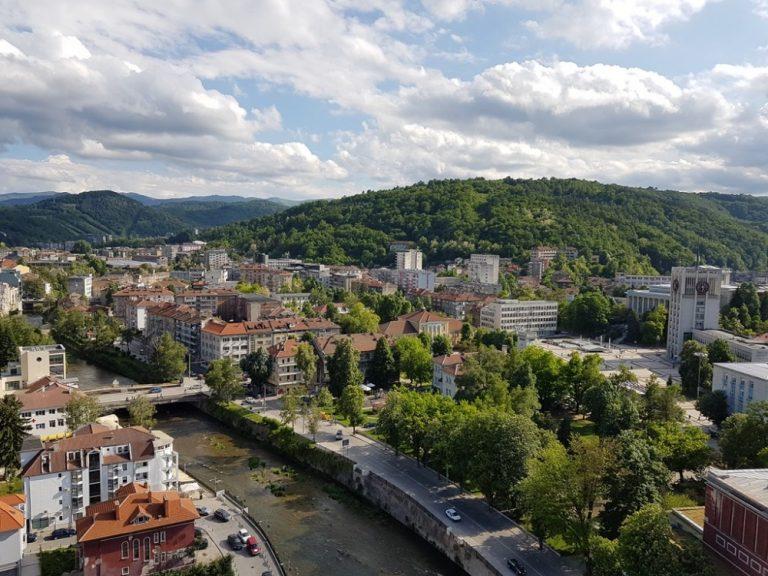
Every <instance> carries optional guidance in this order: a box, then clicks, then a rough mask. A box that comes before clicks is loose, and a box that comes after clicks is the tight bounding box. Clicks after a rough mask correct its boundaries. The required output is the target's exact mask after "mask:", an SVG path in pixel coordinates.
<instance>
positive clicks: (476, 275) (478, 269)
mask: <svg viewBox="0 0 768 576" xmlns="http://www.w3.org/2000/svg"><path fill="white" fill-rule="evenodd" d="M467 271H468V273H469V280H470V281H471V282H480V283H481V284H498V283H499V255H498V254H471V255H470V257H469V265H468V267H467Z"/></svg>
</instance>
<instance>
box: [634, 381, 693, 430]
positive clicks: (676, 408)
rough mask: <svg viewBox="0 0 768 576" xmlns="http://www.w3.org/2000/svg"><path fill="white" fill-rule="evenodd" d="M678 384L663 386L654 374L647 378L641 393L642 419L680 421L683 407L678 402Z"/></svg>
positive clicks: (648, 420)
mask: <svg viewBox="0 0 768 576" xmlns="http://www.w3.org/2000/svg"><path fill="white" fill-rule="evenodd" d="M680 396H681V394H680V387H679V386H674V385H672V386H666V387H663V386H661V384H659V379H658V378H657V377H656V375H655V374H654V375H652V376H651V378H650V379H649V380H648V382H647V384H646V387H645V392H644V393H643V420H644V421H645V422H680V421H682V419H683V416H684V414H683V409H682V408H680V405H679V404H678V402H679V400H680Z"/></svg>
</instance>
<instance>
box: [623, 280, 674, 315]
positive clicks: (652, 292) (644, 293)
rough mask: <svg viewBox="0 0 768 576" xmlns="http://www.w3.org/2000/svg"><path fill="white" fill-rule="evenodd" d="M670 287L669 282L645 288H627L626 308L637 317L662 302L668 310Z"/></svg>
mask: <svg viewBox="0 0 768 576" xmlns="http://www.w3.org/2000/svg"><path fill="white" fill-rule="evenodd" d="M671 292H672V287H671V286H670V285H669V284H659V285H654V286H651V287H650V288H648V289H647V290H627V308H629V309H630V310H632V311H633V312H634V313H635V314H637V316H638V317H641V316H642V315H643V314H645V313H646V312H649V311H650V310H653V309H654V308H657V307H658V306H659V305H660V304H663V305H664V307H665V308H667V310H669V300H670V298H671V297H672V295H671Z"/></svg>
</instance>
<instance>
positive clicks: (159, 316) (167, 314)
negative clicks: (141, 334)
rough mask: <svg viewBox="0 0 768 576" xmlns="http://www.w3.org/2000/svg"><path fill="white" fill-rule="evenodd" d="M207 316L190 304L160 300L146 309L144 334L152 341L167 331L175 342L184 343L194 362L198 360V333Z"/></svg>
mask: <svg viewBox="0 0 768 576" xmlns="http://www.w3.org/2000/svg"><path fill="white" fill-rule="evenodd" d="M209 318H210V316H205V315H204V314H201V313H200V312H198V311H197V310H196V309H195V308H193V307H192V306H187V305H185V304H171V303H170V302H161V303H159V304H155V305H154V306H152V307H151V308H149V309H148V310H147V328H146V330H145V335H146V337H147V339H148V340H149V341H153V340H157V339H159V338H161V337H162V336H163V334H164V333H165V332H167V333H168V334H170V335H171V336H172V337H173V339H174V340H175V341H176V342H178V343H180V344H183V345H184V347H185V348H186V349H187V351H188V352H189V355H190V357H191V361H192V363H195V362H198V361H199V360H200V334H201V332H202V330H203V325H204V324H205V322H206V321H207V320H208V319H209Z"/></svg>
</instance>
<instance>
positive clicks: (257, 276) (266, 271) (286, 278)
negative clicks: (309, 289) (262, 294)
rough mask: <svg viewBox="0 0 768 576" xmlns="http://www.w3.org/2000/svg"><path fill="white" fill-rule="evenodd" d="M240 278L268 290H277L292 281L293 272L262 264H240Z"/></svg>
mask: <svg viewBox="0 0 768 576" xmlns="http://www.w3.org/2000/svg"><path fill="white" fill-rule="evenodd" d="M240 280H241V281H242V282H247V283H248V284H258V285H259V286H264V287H265V288H266V289H268V290H269V291H270V292H279V291H280V289H281V288H282V287H283V286H286V285H288V284H290V283H291V282H292V281H293V273H292V272H288V271H287V270H281V269H279V268H271V267H269V266H266V265H263V264H243V265H241V266H240Z"/></svg>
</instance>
